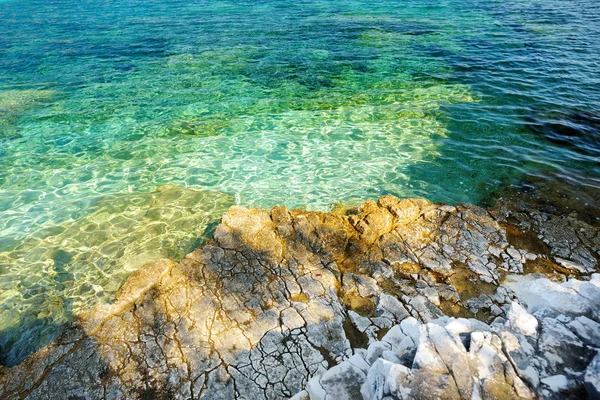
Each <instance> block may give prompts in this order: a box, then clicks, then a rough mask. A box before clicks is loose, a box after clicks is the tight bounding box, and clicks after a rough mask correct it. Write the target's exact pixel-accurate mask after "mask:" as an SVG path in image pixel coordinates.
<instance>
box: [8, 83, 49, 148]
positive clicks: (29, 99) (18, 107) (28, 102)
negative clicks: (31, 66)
mask: <svg viewBox="0 0 600 400" xmlns="http://www.w3.org/2000/svg"><path fill="white" fill-rule="evenodd" d="M55 94H56V93H55V92H53V91H51V90H36V89H28V90H6V91H3V92H0V139H2V138H5V137H8V138H11V137H15V136H16V137H18V136H19V135H18V132H17V130H15V129H14V126H13V123H14V122H15V121H16V120H17V119H18V118H19V117H21V116H22V115H24V114H25V113H26V112H27V111H28V110H30V109H31V108H32V107H34V106H35V105H36V104H37V103H40V102H42V101H43V100H46V99H49V98H50V97H52V96H54V95H55Z"/></svg>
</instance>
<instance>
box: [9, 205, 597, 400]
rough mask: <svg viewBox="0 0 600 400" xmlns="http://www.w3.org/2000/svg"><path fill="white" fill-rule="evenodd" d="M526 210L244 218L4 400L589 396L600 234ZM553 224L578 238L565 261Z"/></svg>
mask: <svg viewBox="0 0 600 400" xmlns="http://www.w3.org/2000/svg"><path fill="white" fill-rule="evenodd" d="M519 212H520V211H519V210H518V209H517V210H515V209H511V208H510V207H509V205H507V204H500V205H499V206H498V207H497V208H495V209H493V210H491V211H490V212H488V211H487V210H485V209H482V208H479V207H475V206H471V205H465V204H461V205H457V206H448V205H443V204H434V203H430V202H428V201H426V200H420V199H404V200H400V199H397V198H395V197H392V196H384V197H382V198H380V199H379V200H378V201H377V202H374V201H368V202H365V203H364V204H363V205H361V206H359V207H356V208H348V209H344V208H338V209H335V210H333V211H332V212H329V213H322V212H311V211H301V210H287V209H286V208H283V207H275V208H274V209H273V210H271V212H270V213H269V212H267V211H262V210H257V209H247V208H243V207H232V208H231V209H230V210H229V211H228V212H227V213H226V214H225V215H224V216H223V218H222V221H221V224H220V225H219V226H218V227H217V229H216V232H215V234H214V239H213V240H211V241H209V242H207V243H205V244H204V245H202V246H201V247H199V248H198V249H197V250H195V251H194V252H192V253H190V254H189V255H187V256H186V257H185V258H184V259H183V260H182V261H181V262H179V263H174V262H171V261H169V260H159V261H155V262H153V263H149V264H147V265H145V266H144V267H142V268H141V269H140V270H138V271H137V272H135V273H134V274H132V276H131V277H130V278H129V279H128V281H127V282H126V284H125V285H124V286H123V287H122V288H121V290H120V291H119V292H118V293H117V296H116V299H115V301H114V302H113V303H112V304H109V305H103V306H100V307H98V308H96V309H95V310H93V311H91V312H89V313H86V314H81V315H79V316H78V317H77V318H76V320H75V321H74V322H73V323H72V324H71V325H70V326H69V327H68V328H66V329H65V331H64V332H63V333H62V334H61V335H60V336H59V337H58V338H57V339H56V340H55V341H54V342H53V343H52V344H50V345H48V346H46V347H45V348H43V349H42V350H40V351H39V352H38V353H36V354H34V355H32V356H30V357H29V358H28V359H27V360H26V361H25V362H24V363H22V364H20V365H18V366H16V367H13V368H0V397H2V398H7V399H17V398H32V399H38V398H40V399H46V398H107V399H118V398H182V399H183V398H200V399H220V398H222V399H232V398H240V399H250V398H252V399H260V398H267V399H276V398H289V397H292V396H294V395H296V396H297V398H307V397H308V396H310V398H311V399H313V398H315V399H317V398H327V399H342V398H361V396H365V397H366V398H382V399H383V398H439V397H440V396H444V397H445V398H478V397H477V396H480V397H481V398H519V397H523V398H532V397H535V396H541V397H548V398H558V396H563V397H569V396H571V397H577V396H579V395H582V394H583V393H590V394H591V395H592V396H593V395H594V393H596V392H594V390H598V385H597V382H598V377H597V374H596V373H597V371H598V360H597V356H596V354H597V349H598V348H600V333H599V329H598V327H599V325H598V322H600V319H599V315H598V312H597V310H598V309H600V308H599V307H598V305H600V304H598V303H600V291H599V290H600V289H599V288H598V285H599V283H598V282H599V280H600V276H599V275H592V274H593V272H594V271H596V270H597V264H596V262H597V259H598V248H599V247H600V246H598V244H599V237H600V236H599V232H598V230H597V228H595V227H593V226H590V225H588V224H586V223H585V222H581V221H575V222H573V221H570V220H568V221H566V222H565V221H564V220H560V221H557V222H552V223H550V224H549V225H548V224H544V223H543V222H544V221H543V220H542V221H541V222H539V223H537V222H532V218H534V219H535V217H532V216H530V215H529V214H527V215H525V214H524V213H520V214H519ZM540 215H541V216H542V219H543V218H544V215H543V214H540ZM546 217H547V216H546ZM515 221H516V222H515ZM559 223H566V224H568V226H569V227H573V226H576V227H577V228H578V229H577V231H576V236H575V237H574V238H571V237H570V236H569V240H571V239H573V240H574V241H573V244H569V245H568V251H567V250H565V247H564V240H563V239H561V237H560V231H557V230H556V229H550V228H556V226H557V224H559ZM573 224H575V225H573ZM569 243H571V242H569ZM579 247H581V248H582V249H583V250H580V249H579ZM561 260H564V261H561ZM526 273H535V274H528V275H524V274H526ZM552 290H554V291H556V293H557V295H560V296H562V297H560V299H561V301H560V304H558V305H557V304H556V302H555V301H554V300H553V297H552V293H551V291H552ZM563 299H564V301H563ZM582 299H585V301H582Z"/></svg>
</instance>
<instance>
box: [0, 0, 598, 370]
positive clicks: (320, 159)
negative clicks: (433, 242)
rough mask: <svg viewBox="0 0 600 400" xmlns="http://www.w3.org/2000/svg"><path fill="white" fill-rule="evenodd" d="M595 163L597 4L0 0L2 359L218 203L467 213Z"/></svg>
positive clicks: (589, 175)
mask: <svg viewBox="0 0 600 400" xmlns="http://www.w3.org/2000/svg"><path fill="white" fill-rule="evenodd" d="M599 161H600V3H599V2H597V1H595V0H508V1H490V0H485V1H484V0H470V1H467V0H448V1H433V0H431V1H425V0H417V1H391V0H383V1H356V0H352V1H344V2H340V1H324V0H311V1H294V2H292V1H284V0H264V1H233V0H232V1H193V0H192V1H185V2H184V1H180V0H174V1H168V2H167V1H158V0H148V1H132V0H125V1H115V0H106V1H101V2H99V1H89V0H77V1H75V0H63V1H38V0H8V1H5V0H4V1H0V354H1V355H0V362H2V363H5V364H14V363H15V362H18V361H20V360H22V359H23V357H25V356H26V355H27V354H28V353H30V352H31V351H33V350H35V349H36V348H38V347H39V346H40V345H41V344H43V343H46V342H48V341H49V340H50V339H51V338H52V337H53V335H54V334H55V333H56V331H57V329H58V327H59V326H60V325H62V324H64V323H65V322H66V321H68V320H69V319H70V318H71V317H72V315H73V314H74V313H76V312H79V311H81V310H86V309H89V308H90V307H92V306H93V305H95V304H98V303H99V302H103V301H109V300H110V298H111V296H112V295H113V294H114V291H115V290H116V289H117V288H118V286H119V285H120V284H121V283H122V282H123V280H124V279H125V278H126V276H127V274H128V273H129V272H130V271H131V270H134V269H135V268H137V267H139V265H141V263H142V262H143V261H147V260H149V259H152V258H157V257H160V256H169V257H172V258H178V257H181V256H182V255H183V254H185V253H186V252H187V251H189V250H190V249H191V248H193V246H194V245H197V244H198V243H199V242H200V241H201V240H202V238H204V237H205V236H206V235H207V233H206V232H209V229H208V228H207V229H205V228H206V227H207V226H210V223H211V222H214V221H216V220H217V219H218V217H219V216H220V215H221V214H222V212H223V211H224V210H225V209H226V208H227V207H228V206H229V205H231V204H233V203H239V204H244V205H249V206H256V207H263V208H265V207H271V206H273V205H275V204H283V205H287V206H288V207H306V208H312V209H328V208H330V207H331V206H332V205H333V204H334V203H337V202H342V203H349V204H353V203H354V204H355V203H358V202H360V201H361V200H364V199H368V198H376V197H378V196H380V195H382V194H388V193H391V194H395V195H398V196H402V197H407V196H424V197H426V198H428V199H431V200H434V201H445V202H450V203H455V202H460V201H468V202H472V203H476V204H483V203H486V202H489V201H491V200H493V199H494V198H495V197H496V196H498V195H500V194H501V193H502V191H503V190H504V189H505V188H507V187H510V186H511V185H516V184H518V183H519V182H521V181H522V180H523V179H527V178H528V177H529V178H530V177H542V178H547V177H560V178H561V179H568V180H570V181H572V182H575V183H576V184H580V185H588V186H595V187H598V186H600V163H599ZM163 185H172V186H168V187H167V188H166V189H165V187H164V186H163ZM159 187H162V188H161V191H160V192H157V189H158V188H159ZM200 217H201V218H200ZM157 238H158V239H157Z"/></svg>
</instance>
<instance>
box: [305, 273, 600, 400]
mask: <svg viewBox="0 0 600 400" xmlns="http://www.w3.org/2000/svg"><path fill="white" fill-rule="evenodd" d="M540 290H544V291H546V293H547V295H548V297H550V296H552V295H557V296H558V299H559V300H560V299H561V296H563V295H564V294H565V293H568V294H570V295H573V296H586V297H587V296H589V297H590V298H591V299H592V303H594V302H595V303H596V304H590V305H589V307H590V308H589V309H585V310H584V309H582V308H580V307H578V306H577V303H575V302H569V303H567V304H566V305H565V304H561V305H560V307H558V308H556V307H553V305H552V303H547V304H543V306H542V307H540V304H542V303H543V302H542V303H536V304H535V305H534V306H533V307H531V308H533V309H535V310H536V311H535V312H534V313H533V315H532V314H530V313H529V312H528V311H527V310H525V309H524V308H523V307H522V306H521V305H519V304H518V303H516V302H513V303H512V304H511V306H510V308H509V309H508V312H507V315H506V318H497V319H496V320H495V321H494V322H493V323H492V324H490V325H488V324H485V323H483V322H481V321H478V320H475V319H464V318H459V319H455V318H449V317H442V318H437V319H435V320H432V321H430V322H429V323H426V324H422V323H420V322H419V321H418V320H416V319H415V318H412V317H408V318H406V319H404V320H403V321H402V322H401V323H400V324H398V325H396V326H394V327H393V328H392V329H391V330H390V331H388V332H387V333H386V334H385V335H384V336H383V338H382V339H381V341H373V342H372V343H371V344H370V345H369V347H368V349H359V350H356V349H355V354H354V356H353V357H351V358H350V359H348V360H346V361H344V362H342V363H340V364H339V365H337V366H335V367H333V368H331V369H329V370H328V371H327V372H325V373H324V374H322V375H319V376H315V377H313V378H312V379H311V380H310V381H309V383H308V385H307V388H306V391H303V392H301V393H299V394H298V395H297V398H298V399H301V398H303V397H304V398H310V399H312V400H315V399H319V400H324V399H327V398H331V399H352V398H356V396H352V395H349V394H353V393H357V392H359V391H360V393H361V394H362V397H363V398H365V399H377V400H381V399H413V398H425V399H438V398H445V399H480V398H484V399H485V398H492V399H505V398H507V399H533V398H538V397H539V398H546V399H563V398H565V397H572V398H585V397H586V394H585V390H583V389H582V386H584V387H585V389H587V393H588V394H589V396H590V397H591V398H598V393H599V389H600V385H599V380H600V376H599V370H598V369H599V365H598V363H599V360H600V356H598V355H595V354H597V350H598V348H599V347H600V336H599V335H600V324H599V323H598V322H597V321H598V320H599V319H598V315H597V311H595V312H596V315H595V318H596V320H592V319H590V318H587V317H585V316H583V315H582V314H589V311H590V310H592V309H593V307H595V310H598V309H599V308H598V304H597V303H598V302H599V301H600V275H599V274H595V275H594V276H593V278H592V280H591V281H590V282H582V281H579V280H574V279H573V280H569V281H568V282H567V283H563V284H556V283H553V282H551V281H550V280H549V279H547V278H533V279H529V280H528V281H527V285H526V286H524V287H523V288H519V289H517V290H516V291H515V294H516V296H517V297H518V298H520V297H521V295H524V297H525V296H527V295H529V294H531V293H535V292H539V291H540ZM568 304H571V305H575V307H574V308H569V306H568ZM593 313H594V311H592V314H593ZM590 361H591V362H590Z"/></svg>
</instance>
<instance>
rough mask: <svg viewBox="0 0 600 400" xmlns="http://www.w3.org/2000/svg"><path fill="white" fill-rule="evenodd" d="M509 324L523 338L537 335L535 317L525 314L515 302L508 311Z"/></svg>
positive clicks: (525, 311)
mask: <svg viewBox="0 0 600 400" xmlns="http://www.w3.org/2000/svg"><path fill="white" fill-rule="evenodd" d="M507 317H508V321H507V324H509V325H510V326H511V327H512V328H513V329H514V330H515V331H517V332H519V333H521V334H522V335H525V336H535V335H536V334H537V328H538V321H537V319H535V317H534V316H533V315H531V314H529V313H528V312H527V310H525V309H524V308H523V307H521V305H520V304H519V303H517V302H514V301H513V302H512V304H511V305H510V310H509V311H508V316H507Z"/></svg>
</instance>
